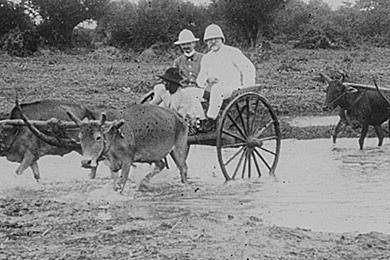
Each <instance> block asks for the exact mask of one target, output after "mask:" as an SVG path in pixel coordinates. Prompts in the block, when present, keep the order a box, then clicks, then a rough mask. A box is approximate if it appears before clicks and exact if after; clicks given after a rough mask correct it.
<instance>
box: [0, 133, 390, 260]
mask: <svg viewBox="0 0 390 260" xmlns="http://www.w3.org/2000/svg"><path fill="white" fill-rule="evenodd" d="M389 155H390V142H389V141H388V139H386V140H385V144H384V146H383V147H377V146H376V139H375V138H369V139H367V140H366V144H365V149H364V150H359V149H358V144H357V139H345V138H342V139H339V140H338V143H337V144H336V145H334V144H332V143H331V141H330V139H318V140H310V141H308V140H292V139H291V140H283V141H282V149H281V157H280V161H279V165H278V168H277V171H276V175H277V180H274V179H273V178H271V177H269V176H264V177H262V178H260V179H251V180H238V181H232V182H229V183H224V178H223V176H222V173H221V172H220V170H219V165H218V162H217V159H216V152H215V148H214V147H206V146H195V147H192V148H191V152H190V156H189V159H188V164H189V169H190V171H189V177H190V185H188V186H183V185H181V184H179V174H178V172H177V171H176V170H175V169H170V170H165V171H164V172H163V173H161V174H160V175H159V176H156V178H155V179H154V180H153V182H152V185H151V187H150V191H147V192H140V191H137V184H138V183H139V182H140V180H141V179H142V177H143V176H144V175H145V173H146V172H147V171H148V170H149V169H150V167H149V166H147V165H139V166H137V167H136V168H134V169H132V177H131V181H130V183H128V185H127V187H126V191H125V193H124V194H123V195H119V194H116V193H114V192H113V191H112V185H111V180H110V178H109V171H108V169H107V167H106V166H104V165H102V166H101V167H100V168H99V169H98V176H97V179H95V180H89V178H88V170H85V169H81V168H80V167H79V161H80V158H81V157H80V155H78V154H76V153H72V154H69V155H66V156H64V157H63V158H61V157H54V156H46V157H44V158H42V159H41V160H40V161H39V163H40V168H41V175H42V182H41V183H35V181H34V179H33V177H32V173H31V171H30V170H28V171H26V172H25V173H24V174H23V175H22V176H15V175H14V173H13V172H14V170H15V169H16V167H17V164H14V163H10V162H7V161H6V160H5V159H4V158H1V160H0V165H1V172H2V173H1V174H2V181H1V183H0V189H1V191H0V215H2V218H3V220H1V222H0V224H1V225H0V231H2V232H3V235H0V258H1V256H8V257H10V258H6V259H19V258H17V257H15V258H12V257H11V255H10V253H9V252H10V251H7V248H8V249H9V250H11V249H12V250H13V252H15V248H16V249H18V250H19V251H18V252H20V254H22V253H21V252H24V251H25V250H26V248H27V247H31V249H29V250H30V251H28V252H29V253H28V254H27V253H26V254H27V256H30V257H31V256H34V257H36V256H40V257H41V258H39V259H42V257H48V258H47V259H103V258H105V257H107V258H105V259H129V258H126V257H129V256H130V255H131V254H130V255H129V254H127V255H126V254H125V253H123V252H122V251H120V250H119V249H118V247H119V245H122V247H124V248H127V251H129V250H130V251H131V252H132V254H135V256H137V257H138V258H137V257H134V259H249V258H245V257H246V256H251V257H252V258H250V259H259V258H258V257H265V256H269V259H302V257H309V258H310V256H311V257H313V252H312V251H310V250H313V248H315V250H319V248H322V247H326V250H325V251H324V252H326V254H325V253H323V254H322V256H324V257H329V256H333V257H334V256H335V255H339V256H340V255H344V256H345V255H348V254H349V253H351V252H354V251H356V248H354V249H351V248H349V246H351V245H354V246H356V245H355V242H356V241H362V239H363V238H362V234H364V233H367V235H365V236H368V237H369V238H367V237H366V238H365V239H369V240H370V242H367V243H371V244H372V243H374V244H375V243H376V242H378V241H382V242H383V241H385V242H383V243H385V244H384V245H381V246H382V248H381V250H382V249H383V251H381V250H379V251H378V248H376V249H375V250H374V249H373V250H374V251H375V254H377V255H375V254H372V252H371V253H370V251H365V252H366V253H367V254H370V255H369V256H370V257H371V256H378V257H379V256H381V257H385V258H382V259H386V257H388V256H389V254H390V253H389V249H390V247H389V243H390V237H389V236H387V235H388V234H390V221H389V219H388V216H389V215H390V204H389V202H388V197H389V196H390V185H389V183H390V156H389ZM170 165H171V167H172V168H173V165H174V164H173V163H172V162H170ZM37 203H38V204H39V205H38V206H37ZM45 203H46V204H47V207H46V208H45V207H44V206H41V205H46V204H45ZM15 205H20V208H17V206H15ZM15 207H16V209H15ZM53 211H54V212H53ZM56 211H59V213H56ZM60 215H61V217H60ZM4 217H5V218H4ZM7 223H8V224H7ZM86 223H88V225H87V224H86ZM91 223H94V224H91ZM10 225H11V228H10V227H9V226H10ZM12 225H16V226H17V225H19V227H18V226H17V228H15V227H13V228H12ZM94 225H96V226H94ZM77 227H78V228H77ZM102 228H104V230H101V229H102ZM22 229H28V232H30V233H28V232H27V231H26V232H27V233H23V232H21V234H19V233H18V232H16V233H15V230H19V231H21V230H22ZM56 229H58V230H57V232H55V230H56ZM79 229H80V230H79ZM106 229H107V230H106ZM31 230H33V231H34V232H36V234H35V233H31V232H32V231H31ZM61 230H62V231H61ZM67 230H68V231H67ZM69 230H72V232H73V233H72V232H70V231H69ZM4 232H5V233H4ZM12 232H13V233H12ZM69 232H70V233H69ZM110 232H111V233H114V234H116V235H118V234H119V235H118V236H119V237H120V236H125V237H127V238H128V239H129V237H133V238H132V239H136V240H137V239H138V240H139V241H138V240H137V241H135V242H134V241H133V242H134V243H133V244H131V245H130V244H126V243H128V242H124V241H122V240H120V241H119V242H118V241H117V240H113V238H112V237H111V238H110V239H109V238H106V239H107V241H110V242H107V241H106V240H104V239H103V240H102V238H101V237H102V236H105V235H107V234H109V233H110ZM123 232H125V234H123ZM137 232H138V233H137ZM243 232H245V233H243ZM251 232H252V233H251ZM329 232H332V233H329ZM372 232H380V233H378V234H377V233H372ZM0 233H1V232H0ZM4 234H6V235H4ZM12 234H13V235H12ZM15 234H16V235H15ZM26 234H27V235H26ZM34 234H35V235H34ZM60 234H62V235H60ZM66 234H67V235H66ZM325 234H326V235H325ZM338 234H339V235H338ZM341 234H342V235H341ZM347 234H348V235H347ZM373 234H374V236H375V239H374V238H373V237H372V236H373ZM141 235H142V239H141V238H140V237H139V236H141ZM134 236H135V237H134ZM324 236H325V237H324ZM378 236H379V237H378ZM37 237H38V238H39V239H38V240H37ZM340 237H341V238H340ZM97 238H99V239H100V240H99V239H97ZM29 239H31V240H29ZM64 239H65V242H66V241H68V242H67V243H68V244H63V243H64V241H63V240H64ZM80 239H81V240H80ZM88 239H90V240H88ZM117 239H119V238H117ZM251 239H255V240H254V241H251V242H250V241H247V240H251ZM263 239H265V241H268V242H267V243H268V244H267V245H266V244H264V243H266V242H264V241H263ZM340 239H346V240H345V241H348V242H345V243H346V244H348V249H346V250H347V251H348V252H347V253H346V252H340V250H341V249H340V248H344V247H343V246H340V243H341V242H340ZM348 239H349V240H348ZM359 239H360V240H359ZM373 239H374V240H375V241H376V242H373V241H372V240H373ZM84 240H87V242H86V241H84ZM292 240H293V242H292ZM21 241H24V242H21ZM80 241H81V242H80ZM83 241H84V242H83ZM163 241H164V242H163ZM188 241H190V242H188ZM243 241H247V242H245V243H244V242H243ZM262 241H263V242H262ZM282 241H287V242H285V244H284V243H281V242H282ZM304 241H305V243H304ZM324 241H327V242H326V243H325V242H324ZM330 241H332V242H331V243H334V244H332V245H328V244H327V243H328V242H329V243H330ZM351 241H353V242H351ZM364 241H366V240H364ZM382 242H381V243H382ZM45 243H49V246H46V247H45V249H44V250H43V249H38V248H40V247H41V246H42V245H43V244H45ZM80 243H81V244H80ZM83 243H84V244H83ZM107 243H111V244H110V246H111V247H110V248H111V249H112V250H111V249H110V250H111V251H115V250H119V251H120V252H122V253H123V254H119V253H118V254H119V255H117V256H120V257H115V254H114V253H112V252H111V251H110V250H109V251H107V252H106V251H104V250H108V249H107V248H105V247H102V245H106V244H107ZM122 243H124V244H122ZM210 243H211V244H210ZM243 243H244V244H243ZM248 243H249V244H251V245H252V246H251V247H250V248H249V247H247V245H248ZM289 243H290V244H289ZM356 243H357V242H356ZM359 243H360V242H359ZM341 244H342V243H341ZM98 245H99V246H98ZM125 245H127V247H126V246H125ZM136 245H137V246H136ZM336 245H338V246H336ZM61 246H65V248H66V249H67V250H65V251H63V253H62V254H60V253H59V252H57V251H58V248H60V247H61ZM145 246H146V247H145ZM148 246H149V247H152V248H153V250H154V251H153V250H152V249H147V247H148ZM90 247H93V249H94V250H93V251H91V252H89V251H88V250H87V251H78V250H76V249H77V248H78V249H79V250H86V249H85V248H90ZM357 247H359V245H358V246H357ZM374 247H375V246H374ZM265 248H266V250H265ZM335 248H336V249H335ZM114 249H115V250H114ZM122 249H123V248H122ZM42 250H43V251H42ZM137 250H138V251H137ZM264 250H265V251H264ZM124 251H126V250H124ZM350 251H351V252H350ZM2 252H3V255H2ZM80 252H84V255H85V256H88V257H90V258H88V257H86V258H77V256H80V255H83V253H80ZM88 252H89V253H88ZM108 252H111V253H108ZM136 252H138V253H136ZM153 252H154V253H153ZM260 252H261V253H260ZM297 252H300V253H299V254H298V253H297ZM213 253H215V254H220V255H219V256H218V257H216V256H212V255H211V256H209V257H208V256H207V255H208V254H213ZM366 253H362V255H361V257H362V258H361V259H368V258H365V257H367V254H366ZM315 254H316V257H317V256H318V255H321V254H320V253H318V252H315ZM16 255H18V254H16ZM19 256H20V255H19ZM133 256H134V255H133ZM50 257H51V258H50ZM53 257H54V258H53ZM61 257H62V258H61ZM174 257H177V258H174ZM316 257H314V258H310V259H316ZM1 259H3V258H1ZM31 259H32V258H31ZM132 259H133V258H132ZM328 259H329V258H328ZM331 259H338V258H331ZM340 259H342V258H340ZM355 259H359V258H355ZM369 259H377V258H376V257H374V258H369Z"/></svg>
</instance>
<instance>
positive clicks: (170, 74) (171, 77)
mask: <svg viewBox="0 0 390 260" xmlns="http://www.w3.org/2000/svg"><path fill="white" fill-rule="evenodd" d="M158 77H159V78H161V79H163V80H166V81H169V82H173V83H176V84H179V85H180V86H181V81H182V80H183V78H182V76H181V75H180V71H179V69H178V68H168V69H167V70H166V71H165V73H164V75H160V76H158Z"/></svg>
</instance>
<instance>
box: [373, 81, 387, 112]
mask: <svg viewBox="0 0 390 260" xmlns="http://www.w3.org/2000/svg"><path fill="white" fill-rule="evenodd" d="M372 80H373V81H374V85H375V88H376V90H377V91H378V93H379V95H380V96H381V97H382V98H383V99H384V100H385V101H386V102H387V104H388V105H389V106H390V100H389V98H387V97H386V96H385V95H384V94H383V93H382V91H381V90H380V89H379V87H378V85H377V84H376V80H375V78H373V79H372Z"/></svg>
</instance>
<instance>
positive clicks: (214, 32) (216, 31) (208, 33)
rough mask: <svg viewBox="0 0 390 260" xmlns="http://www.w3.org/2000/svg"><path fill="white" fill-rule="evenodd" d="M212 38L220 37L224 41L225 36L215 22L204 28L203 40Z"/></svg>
mask: <svg viewBox="0 0 390 260" xmlns="http://www.w3.org/2000/svg"><path fill="white" fill-rule="evenodd" d="M213 38H222V40H223V41H224V42H225V36H224V35H223V32H222V29H221V27H219V26H218V25H216V24H210V25H209V26H207V27H206V30H205V31H204V37H203V40H204V41H207V40H209V39H213Z"/></svg>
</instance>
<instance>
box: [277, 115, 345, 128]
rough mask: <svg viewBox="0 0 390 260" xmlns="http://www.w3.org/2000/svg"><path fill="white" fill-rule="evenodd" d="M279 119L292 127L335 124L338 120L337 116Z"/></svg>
mask: <svg viewBox="0 0 390 260" xmlns="http://www.w3.org/2000/svg"><path fill="white" fill-rule="evenodd" d="M279 120H280V121H284V122H287V123H288V124H290V125H291V126H294V127H307V126H327V125H336V124H337V122H338V121H339V116H301V117H293V118H292V117H281V118H280V119H279Z"/></svg>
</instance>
